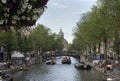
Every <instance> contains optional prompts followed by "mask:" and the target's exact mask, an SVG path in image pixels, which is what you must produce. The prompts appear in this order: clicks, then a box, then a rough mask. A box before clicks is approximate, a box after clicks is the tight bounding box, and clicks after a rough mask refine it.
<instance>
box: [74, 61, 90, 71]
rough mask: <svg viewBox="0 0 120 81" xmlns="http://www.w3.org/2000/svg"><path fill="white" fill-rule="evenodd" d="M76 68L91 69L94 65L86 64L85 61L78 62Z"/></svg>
mask: <svg viewBox="0 0 120 81" xmlns="http://www.w3.org/2000/svg"><path fill="white" fill-rule="evenodd" d="M75 68H76V69H79V70H91V69H92V66H90V65H89V64H85V63H84V62H80V63H76V64H75Z"/></svg>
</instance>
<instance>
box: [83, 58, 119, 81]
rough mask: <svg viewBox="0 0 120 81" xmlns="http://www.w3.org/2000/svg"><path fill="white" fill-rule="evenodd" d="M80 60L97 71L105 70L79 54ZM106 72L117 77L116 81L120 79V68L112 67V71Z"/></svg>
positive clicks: (102, 71)
mask: <svg viewBox="0 0 120 81" xmlns="http://www.w3.org/2000/svg"><path fill="white" fill-rule="evenodd" d="M81 60H82V61H84V62H85V63H87V64H89V65H91V66H92V67H93V68H94V69H95V70H97V71H99V72H101V73H104V72H105V70H104V68H101V67H99V66H97V65H94V64H93V63H92V62H89V61H88V60H87V59H85V57H84V56H81ZM108 73H109V74H110V75H111V76H113V77H115V78H116V79H117V81H120V70H118V69H115V68H114V69H113V71H112V72H108Z"/></svg>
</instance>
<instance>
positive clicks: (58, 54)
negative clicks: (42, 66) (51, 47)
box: [42, 53, 80, 57]
mask: <svg viewBox="0 0 120 81" xmlns="http://www.w3.org/2000/svg"><path fill="white" fill-rule="evenodd" d="M57 56H72V57H78V56H80V55H78V54H70V53H57V54H43V55H42V57H57Z"/></svg>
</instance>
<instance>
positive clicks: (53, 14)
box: [36, 0, 97, 43]
mask: <svg viewBox="0 0 120 81" xmlns="http://www.w3.org/2000/svg"><path fill="white" fill-rule="evenodd" d="M96 1H97V0H49V1H48V3H47V9H46V10H45V12H44V13H43V15H42V16H41V17H40V18H39V19H38V20H37V22H36V24H43V25H44V26H46V27H47V28H50V29H51V31H52V33H56V34H58V33H59V31H60V29H62V31H63V33H64V38H65V39H66V40H67V41H68V43H72V40H73V38H74V36H73V30H74V29H75V27H76V23H77V22H78V21H79V20H80V17H81V16H82V14H83V13H86V12H88V11H90V10H91V8H92V6H93V5H95V4H96Z"/></svg>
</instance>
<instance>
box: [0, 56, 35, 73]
mask: <svg viewBox="0 0 120 81" xmlns="http://www.w3.org/2000/svg"><path fill="white" fill-rule="evenodd" d="M35 63H36V58H32V59H31V60H30V61H29V63H27V66H31V65H33V64H35ZM25 66H26V64H23V65H19V66H12V67H11V68H8V69H5V70H2V72H4V73H8V74H14V73H16V72H18V71H21V70H22V69H23V67H25Z"/></svg>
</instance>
